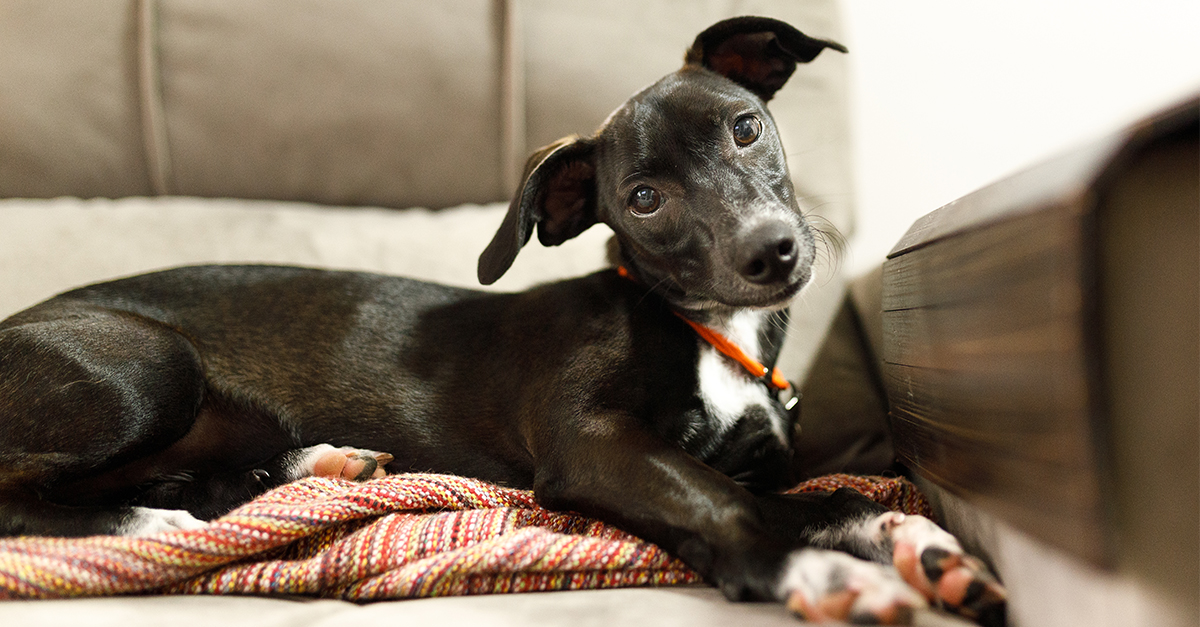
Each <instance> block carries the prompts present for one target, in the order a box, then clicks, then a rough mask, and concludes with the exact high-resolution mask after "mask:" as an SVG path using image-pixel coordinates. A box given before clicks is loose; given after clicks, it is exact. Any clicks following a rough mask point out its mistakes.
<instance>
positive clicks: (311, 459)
mask: <svg viewBox="0 0 1200 627" xmlns="http://www.w3.org/2000/svg"><path fill="white" fill-rule="evenodd" d="M336 450H338V447H336V446H334V445H332V444H318V445H316V446H310V447H307V448H302V449H297V450H296V451H294V452H293V453H292V461H291V464H290V465H289V466H288V467H287V469H286V470H285V471H284V472H285V474H286V475H287V480H288V481H295V480H297V479H303V478H305V477H311V476H313V473H314V472H315V471H316V467H317V460H319V459H321V458H322V457H324V456H325V455H326V454H327V453H331V452H333V451H336ZM346 450H349V449H346Z"/></svg>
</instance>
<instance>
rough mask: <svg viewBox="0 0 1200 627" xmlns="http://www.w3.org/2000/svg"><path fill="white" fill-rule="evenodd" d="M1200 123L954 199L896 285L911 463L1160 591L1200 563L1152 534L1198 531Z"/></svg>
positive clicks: (886, 303)
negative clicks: (1163, 568) (1159, 568)
mask: <svg viewBox="0 0 1200 627" xmlns="http://www.w3.org/2000/svg"><path fill="white" fill-rule="evenodd" d="M1198 117H1200V108H1198V106H1197V102H1196V101H1195V100H1193V101H1191V102H1190V103H1187V104H1185V105H1183V106H1181V107H1178V108H1176V109H1173V110H1171V111H1168V112H1166V113H1164V114H1163V115H1162V116H1160V117H1156V118H1152V119H1150V120H1148V121H1147V122H1145V123H1142V124H1139V125H1136V126H1134V127H1131V128H1129V129H1123V130H1121V131H1119V132H1117V133H1115V134H1114V135H1113V136H1111V137H1109V138H1105V139H1103V140H1101V141H1097V142H1094V143H1093V144H1091V145H1089V146H1085V147H1083V148H1081V149H1080V150H1078V151H1075V152H1073V153H1069V154H1067V155H1064V156H1062V157H1060V158H1057V159H1054V160H1051V161H1048V162H1046V163H1043V164H1041V165H1039V166H1037V167H1034V168H1031V169H1029V170H1027V171H1025V172H1022V173H1019V174H1017V175H1015V176H1013V177H1011V178H1009V179H1006V180H1004V181H1001V182H998V183H996V184H994V185H991V186H988V187H987V188H985V189H983V190H980V191H979V192H975V193H973V194H970V195H968V196H965V197H964V198H962V199H960V200H959V201H956V202H954V203H951V204H950V205H948V206H947V207H944V208H942V209H940V210H938V211H937V212H934V213H933V214H930V215H929V216H926V217H925V218H922V220H920V221H918V222H917V224H915V225H914V227H913V228H912V229H911V230H910V231H909V233H908V234H907V235H906V236H905V238H904V239H903V240H902V241H901V243H900V244H899V245H898V246H897V247H896V249H895V250H894V251H893V253H892V254H891V255H890V257H889V260H888V261H887V262H886V263H885V265H884V268H883V277H882V283H883V293H882V312H881V323H882V330H883V335H882V337H883V340H882V351H881V352H882V358H883V359H882V361H883V363H882V366H881V367H882V374H883V381H884V385H885V387H886V389H887V393H888V401H889V412H890V413H889V416H890V423H891V427H892V433H893V438H894V441H895V447H896V452H897V455H898V456H899V458H900V459H901V460H903V461H904V462H905V463H906V464H908V465H909V466H910V467H912V468H913V469H914V470H916V471H917V472H919V473H920V474H922V475H923V476H925V477H926V478H929V479H931V480H932V481H934V482H936V483H938V484H939V485H941V486H943V487H945V488H947V489H949V490H951V491H953V492H955V493H957V494H959V495H960V496H963V497H966V498H967V499H969V500H971V501H972V502H974V503H976V504H978V505H980V506H982V507H984V508H986V509H988V510H990V511H991V512H992V513H994V514H996V515H998V516H1000V517H1002V518H1003V519H1005V520H1006V521H1007V522H1009V523H1010V524H1013V525H1015V526H1017V527H1018V528H1020V529H1022V530H1023V531H1025V532H1027V533H1029V534H1031V535H1033V536H1035V537H1037V538H1039V539H1041V540H1044V541H1046V542H1049V543H1051V544H1053V545H1056V546H1058V547H1060V548H1063V549H1066V550H1067V551H1070V552H1071V553H1073V554H1075V555H1077V556H1079V557H1082V558H1084V559H1086V560H1089V561H1091V562H1092V563H1094V564H1098V565H1104V566H1112V567H1115V568H1120V569H1129V570H1134V571H1137V572H1138V573H1139V577H1141V578H1143V579H1144V580H1147V581H1149V580H1158V581H1159V584H1160V587H1161V589H1163V590H1168V589H1171V586H1172V585H1174V582H1176V581H1177V580H1178V578H1179V576H1180V574H1181V573H1184V575H1185V576H1190V580H1191V581H1194V580H1195V577H1194V573H1195V572H1196V568H1195V562H1196V557H1195V554H1196V553H1197V548H1196V545H1197V542H1188V543H1184V544H1179V545H1178V546H1180V547H1181V548H1184V549H1185V552H1186V553H1187V556H1185V557H1184V558H1179V557H1178V556H1176V555H1173V554H1172V555H1167V554H1165V553H1163V551H1162V545H1161V536H1155V535H1154V534H1152V533H1151V532H1149V531H1147V530H1148V529H1163V530H1165V529H1168V528H1170V529H1175V530H1176V534H1178V531H1177V530H1179V529H1185V528H1187V529H1191V534H1192V535H1193V536H1194V535H1195V529H1196V528H1197V524H1198V522H1197V518H1198V514H1197V509H1198V508H1200V505H1197V501H1198V499H1197V498H1196V494H1195V493H1196V492H1197V490H1196V489H1195V486H1196V485H1197V483H1198V481H1197V472H1196V471H1197V467H1198V461H1197V449H1198V447H1200V444H1197V441H1198V437H1197V432H1198V429H1197V427H1198V426H1200V419H1198V416H1197V413H1198V412H1197V404H1198V403H1200V401H1197V397H1198V395H1200V392H1198V391H1197V388H1198V387H1200V372H1197V370H1198V366H1197V353H1200V347H1198V346H1197V339H1196V335H1197V332H1196V327H1197V325H1198V323H1197V318H1198V317H1200V303H1197V302H1196V301H1197V297H1196V292H1197V286H1196V284H1197V282H1198V280H1197V278H1196V276H1197V267H1196V266H1197V261H1196V260H1197V257H1198V256H1200V253H1198V252H1197V247H1198V245H1197V243H1196V242H1197V235H1196V234H1195V231H1196V229H1197V226H1196V223H1197V213H1198V212H1200V203H1198V202H1197V199H1196V195H1197V192H1196V172H1197V170H1196V163H1197V155H1196V153H1197V150H1198V148H1197V136H1198V135H1200V132H1198V131H1197V124H1198V123H1197V118H1198ZM1179 281H1183V282H1184V283H1186V285H1180V284H1179V283H1178V282H1179ZM1181 294H1182V296H1181ZM1165 460H1171V461H1170V462H1169V463H1168V462H1166V461H1165ZM1133 478H1136V481H1135V480H1134V479H1133ZM1179 487H1184V488H1186V489H1187V490H1189V491H1188V493H1187V494H1184V495H1173V494H1172V491H1173V490H1177V489H1178V488H1179ZM1147 494H1154V495H1156V497H1155V498H1154V499H1150V498H1148V497H1146V496H1145V495H1147ZM1133 503H1136V504H1137V505H1136V507H1134V506H1131V504H1133ZM1146 512H1153V515H1150V514H1147V513H1146ZM1164 521H1169V522H1164ZM1192 539H1193V540H1194V539H1195V538H1192ZM1156 541H1157V542H1158V543H1157V544H1156ZM1135 546H1136V550H1135V549H1134V548H1131V547H1135ZM1151 556H1153V557H1151ZM1139 564H1140V565H1139ZM1154 564H1157V565H1168V564H1170V565H1171V567H1170V568H1169V569H1167V570H1169V571H1170V572H1169V573H1168V574H1163V573H1158V572H1152V571H1153V570H1154V569H1153V568H1150V567H1147V565H1154ZM1180 564H1184V565H1185V566H1186V568H1185V566H1180ZM1185 571H1186V573H1185ZM1187 573H1190V575H1188V574H1187ZM1172 593H1173V594H1174V593H1178V590H1172ZM1176 596H1179V595H1178V594H1176ZM1193 596H1194V595H1193ZM1193 600H1194V599H1193Z"/></svg>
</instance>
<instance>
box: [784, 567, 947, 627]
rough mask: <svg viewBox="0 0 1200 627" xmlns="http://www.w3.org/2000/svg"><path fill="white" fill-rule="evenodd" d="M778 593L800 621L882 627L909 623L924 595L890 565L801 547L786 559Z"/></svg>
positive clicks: (923, 601)
mask: <svg viewBox="0 0 1200 627" xmlns="http://www.w3.org/2000/svg"><path fill="white" fill-rule="evenodd" d="M778 596H779V598H780V599H782V600H784V601H785V602H786V603H787V606H788V609H790V610H791V611H793V612H795V613H797V614H799V615H800V616H802V617H803V618H804V619H806V620H809V621H812V622H816V623H825V622H833V621H848V622H854V623H869V624H883V625H901V624H909V623H911V622H912V617H913V612H915V611H916V610H918V609H921V608H924V607H926V602H925V598H924V597H922V596H921V594H920V593H919V592H917V591H916V590H914V589H913V588H912V587H911V586H909V585H908V584H907V583H905V582H904V581H903V580H902V579H901V578H900V575H899V574H898V573H897V572H896V570H895V569H894V568H891V567H889V566H885V565H882V564H876V563H874V562H868V561H865V560H861V559H858V558H857V557H853V556H851V555H848V554H846V553H842V552H840V551H831V550H825V549H801V550H799V551H796V552H795V553H793V554H792V555H791V556H789V557H788V561H787V565H786V566H785V570H784V573H783V577H782V579H781V580H780V584H779V590H778Z"/></svg>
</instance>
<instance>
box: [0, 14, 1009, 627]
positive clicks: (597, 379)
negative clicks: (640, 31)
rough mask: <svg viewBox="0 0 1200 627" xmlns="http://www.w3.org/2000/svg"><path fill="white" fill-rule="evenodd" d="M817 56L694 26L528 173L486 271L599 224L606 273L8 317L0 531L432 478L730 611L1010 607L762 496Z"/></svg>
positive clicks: (899, 612)
mask: <svg viewBox="0 0 1200 627" xmlns="http://www.w3.org/2000/svg"><path fill="white" fill-rule="evenodd" d="M826 49H832V50H835V51H840V52H845V48H843V47H842V46H841V45H839V44H837V43H835V42H832V41H826V40H822V39H817V38H813V37H809V36H807V35H805V34H803V33H801V32H800V31H798V30H796V29H795V28H793V27H791V26H790V25H788V24H786V23H783V22H780V21H777V20H773V19H768V18H760V17H741V18H734V19H730V20H725V21H722V22H719V23H717V24H715V25H713V26H712V27H710V28H708V29H707V30H705V31H704V32H702V33H700V34H699V35H698V36H697V38H696V40H695V42H694V43H693V45H692V46H691V48H690V49H689V50H688V51H687V53H686V56H685V64H684V66H683V67H682V68H681V69H680V70H678V71H676V72H674V73H672V74H670V75H668V76H666V77H665V78H663V79H662V80H660V81H658V82H657V83H655V84H653V85H651V86H650V87H648V88H646V89H645V90H643V91H641V92H640V93H638V94H636V95H634V96H633V97H631V98H630V99H629V100H628V101H627V102H626V103H624V104H623V105H622V106H621V107H619V108H618V109H617V110H616V111H615V112H613V114H612V115H611V116H610V117H609V118H608V120H606V121H605V123H604V124H603V125H602V127H601V128H600V129H599V130H598V131H596V133H595V134H594V135H592V136H589V137H570V138H566V139H563V140H560V141H558V142H555V143H553V144H551V145H549V146H546V147H545V148H542V149H541V150H539V151H537V152H536V153H535V154H534V155H533V156H532V157H531V158H530V159H529V162H528V165H527V167H526V170H525V176H524V184H523V185H522V186H521V188H520V190H519V191H518V193H517V194H516V196H515V198H514V199H513V200H512V202H511V204H510V207H509V210H508V213H507V214H506V215H505V217H504V219H503V222H502V223H501V224H500V226H499V229H498V230H497V232H496V234H495V237H494V239H493V240H492V241H491V243H490V244H489V245H488V246H487V248H486V249H485V250H484V251H483V253H482V255H481V256H480V258H479V265H478V276H479V280H480V281H481V282H482V283H483V284H491V283H492V282H494V281H495V280H496V279H498V278H499V277H500V276H501V275H503V274H504V273H505V271H506V270H507V269H508V268H509V266H510V264H512V262H513V260H514V258H515V257H516V256H517V254H518V252H519V251H520V250H521V248H522V247H523V246H524V245H525V244H526V242H527V241H528V240H529V239H530V238H531V237H532V235H533V233H534V231H535V230H536V232H537V237H538V239H539V240H540V241H541V243H542V244H544V245H549V246H553V245H558V244H562V243H563V242H564V241H566V240H568V239H571V238H572V237H575V236H576V235H578V234H579V233H581V232H582V231H584V230H585V229H587V228H588V227H590V226H592V225H593V224H595V223H604V224H606V225H608V226H609V227H610V228H611V229H612V230H613V232H614V242H615V246H614V247H613V250H612V254H613V255H614V256H615V257H616V261H617V264H618V265H619V268H615V269H610V270H603V271H600V272H598V273H595V274H592V275H589V276H585V277H582V278H576V279H572V280H566V281H561V282H556V283H550V284H545V285H541V286H538V287H535V288H533V289H530V290H528V291H525V292H521V293H508V294H498V293H489V292H481V291H476V290H466V289H459V288H452V287H447V286H442V285H437V284H432V283H426V282H421V281H416V280H411V279H405V278H399V277H388V276H379V275H373V274H367V273H351V272H335V271H326V270H318V269H311V268H298V267H271V266H206V267H187V268H177V269H173V270H167V271H162V272H156V273H152V274H146V275H141V276H136V277H131V278H126V279H122V280H117V281H112V282H107V283H101V284H96V285H91V286H87V287H83V288H79V289H76V290H73V291H70V292H66V293H64V294H61V295H59V296H56V297H54V298H52V299H50V300H48V301H46V302H43V303H41V304H39V305H35V306H34V307H32V308H30V309H27V310H25V311H23V312H20V313H18V314H16V315H14V316H12V317H11V318H9V319H7V320H5V321H4V322H3V323H0V534H3V535H21V534H38V535H61V536H78V535H89V534H125V535H142V534H149V533H155V532H159V531H164V530H171V529H189V528H195V527H202V526H204V525H205V524H206V523H205V522H204V520H207V519H211V518H213V517H216V516H219V515H220V514H222V513H224V512H226V511H228V510H230V509H231V508H233V507H235V506H237V505H239V504H241V503H244V502H246V501H248V500H250V499H251V498H253V497H254V496H256V495H258V494H260V493H262V492H264V491H265V490H267V489H269V488H272V487H274V486H277V485H281V484H283V483H285V482H288V481H292V480H295V479H298V478H301V477H304V476H310V475H320V476H333V477H344V478H347V479H353V480H358V481H363V480H367V479H370V478H372V477H376V476H381V475H382V474H384V473H385V472H386V473H402V472H410V471H437V472H444V473H453V474H458V475H463V476H469V477H476V478H479V479H483V480H487V481H491V482H495V483H497V484H503V485H507V486H513V487H520V488H530V489H532V490H533V491H534V493H535V495H536V498H537V500H538V502H539V503H540V504H542V505H543V506H545V507H547V508H551V509H558V510H573V511H576V512H580V513H582V514H586V515H588V516H592V517H595V518H598V519H601V520H604V521H607V522H609V523H612V524H615V525H617V526H619V527H622V528H624V529H626V530H628V531H630V532H632V533H634V534H636V535H638V536H640V537H642V538H645V539H647V540H650V541H652V542H655V543H657V544H658V545H660V546H662V547H663V548H664V549H665V550H667V551H669V552H670V553H672V554H673V555H675V556H677V557H679V558H680V559H681V560H683V561H684V562H685V563H686V564H688V565H689V566H690V567H692V568H694V569H695V570H696V571H698V572H699V573H700V574H701V575H702V576H703V577H704V578H705V579H706V580H707V581H709V582H711V583H712V584H713V585H715V586H717V587H718V588H719V589H720V590H721V591H722V592H723V593H724V594H725V595H726V596H727V597H728V598H730V599H733V600H777V601H785V602H787V603H788V605H789V606H790V607H792V608H793V609H794V610H796V611H798V612H800V613H802V614H803V615H805V616H807V617H808V618H810V619H813V620H841V619H854V620H864V621H869V622H897V621H903V620H905V619H906V618H908V617H910V616H911V613H912V611H913V610H914V609H916V608H920V607H925V606H926V605H927V604H928V603H929V602H931V601H932V602H935V603H938V604H941V605H943V606H945V607H948V608H951V609H954V610H956V611H958V612H959V613H961V614H964V615H966V616H969V617H975V618H980V619H984V620H1001V621H1002V620H1003V618H1002V616H1003V608H1004V590H1003V588H1002V587H1001V586H1000V585H999V584H998V583H997V582H996V580H995V579H994V578H993V577H992V576H991V575H990V574H989V572H988V571H987V569H986V568H985V567H984V566H983V565H982V563H981V562H980V561H979V560H977V559H975V558H973V557H970V556H968V555H966V554H964V552H963V550H962V548H961V547H960V546H959V543H958V542H957V541H956V540H955V539H954V538H953V537H952V536H951V535H950V534H948V533H947V532H945V531H943V530H941V529H940V528H938V527H937V526H936V525H934V524H933V523H932V522H930V521H928V520H926V519H925V518H923V517H920V516H904V515H902V514H899V513H894V512H889V511H886V510H885V509H884V508H883V507H882V506H880V505H878V504H876V503H874V502H872V501H870V500H868V499H866V498H865V497H863V496H861V495H859V494H858V493H857V492H854V491H852V490H845V489H843V490H838V491H835V492H832V493H829V494H824V493H821V494H803V495H779V494H776V490H778V489H779V488H783V487H786V486H787V485H788V484H789V483H788V482H789V481H790V477H789V476H788V472H789V471H788V469H789V467H790V455H791V444H792V442H791V438H792V433H793V426H794V422H795V419H796V414H795V411H796V409H795V407H794V404H795V401H796V398H795V394H794V392H792V391H791V386H790V384H788V383H787V382H786V381H785V380H783V379H782V377H780V376H779V375H778V373H777V372H775V371H774V369H773V367H772V364H773V362H774V361H775V359H776V357H777V355H778V352H779V346H780V344H781V343H782V340H783V329H784V328H785V326H786V321H787V305H788V303H789V301H790V300H791V299H792V298H793V297H794V296H795V295H796V294H797V293H798V292H799V291H800V290H801V289H802V288H804V287H805V286H806V285H807V284H808V283H809V282H810V279H811V277H812V272H813V263H814V258H815V249H816V246H815V240H814V232H813V228H812V227H811V226H810V225H809V224H808V221H807V220H806V218H805V217H804V215H803V213H802V212H801V210H800V207H799V202H798V199H797V197H796V193H795V191H794V189H793V187H792V183H791V180H790V178H789V174H788V168H787V163H786V159H785V156H784V152H783V149H782V146H781V144H780V140H779V135H778V133H777V130H776V127H775V123H774V121H773V119H772V117H771V115H770V113H768V111H767V109H766V107H765V104H766V102H767V101H769V100H770V99H771V98H772V96H773V95H774V94H775V92H776V91H777V90H778V89H780V88H781V87H782V86H783V85H784V83H785V82H786V81H787V80H788V78H789V77H790V76H791V74H792V73H793V71H794V70H795V68H796V66H797V64H798V63H808V62H810V61H813V60H814V59H815V58H816V57H817V56H818V55H819V54H820V53H821V52H822V51H824V50H826ZM997 617H1000V618H997Z"/></svg>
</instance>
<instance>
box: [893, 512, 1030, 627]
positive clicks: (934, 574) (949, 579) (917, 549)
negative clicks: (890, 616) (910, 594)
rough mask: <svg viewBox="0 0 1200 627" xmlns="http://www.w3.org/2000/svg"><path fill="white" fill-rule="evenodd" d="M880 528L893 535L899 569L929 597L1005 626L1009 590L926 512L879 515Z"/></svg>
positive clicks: (969, 615) (987, 622) (988, 622)
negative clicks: (930, 518) (909, 514)
mask: <svg viewBox="0 0 1200 627" xmlns="http://www.w3.org/2000/svg"><path fill="white" fill-rule="evenodd" d="M876 523H877V524H878V525H879V530H880V533H883V534H886V535H888V536H890V537H891V539H892V559H893V561H894V563H895V565H896V570H897V571H899V572H900V576H901V577H903V578H904V580H905V581H907V582H908V583H909V584H911V585H912V586H913V587H914V588H916V589H917V590H920V591H921V592H922V593H923V594H924V595H925V596H926V598H928V599H930V600H932V601H935V602H937V603H939V604H941V605H942V606H944V607H945V608H946V609H948V610H950V611H952V612H955V613H957V614H959V615H962V616H964V617H966V618H969V619H971V620H974V621H976V622H979V623H981V624H983V625H1004V624H1005V612H1006V609H1005V608H1006V601H1005V599H1006V597H1007V593H1006V592H1005V590H1004V587H1003V586H1002V585H1000V582H998V581H996V578H995V576H993V575H992V574H991V572H989V571H988V569H987V566H985V565H984V564H983V562H981V561H979V560H978V559H976V558H974V557H972V556H970V555H967V554H965V553H964V552H963V550H962V547H961V546H960V545H959V543H958V540H957V539H955V538H954V536H952V535H950V534H949V533H947V532H946V531H945V530H943V529H942V528H941V527H938V526H937V525H936V524H934V523H933V521H931V520H929V519H928V518H925V517H924V516H906V515H904V514H900V513H897V512H888V513H886V514H881V515H880V516H879V518H878V519H876Z"/></svg>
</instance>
